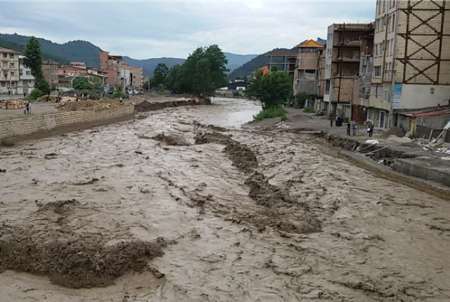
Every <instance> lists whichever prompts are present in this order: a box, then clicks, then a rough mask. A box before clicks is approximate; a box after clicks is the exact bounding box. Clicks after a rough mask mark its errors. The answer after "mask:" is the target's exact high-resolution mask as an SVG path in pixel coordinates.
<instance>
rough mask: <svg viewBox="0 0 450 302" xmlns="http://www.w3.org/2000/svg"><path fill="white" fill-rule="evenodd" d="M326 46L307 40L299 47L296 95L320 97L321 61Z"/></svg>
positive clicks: (295, 85) (295, 76)
mask: <svg viewBox="0 0 450 302" xmlns="http://www.w3.org/2000/svg"><path fill="white" fill-rule="evenodd" d="M323 48H324V46H323V45H322V44H320V43H319V42H316V41H314V40H306V41H303V42H302V43H300V44H299V45H298V46H297V49H298V54H297V61H296V68H295V72H294V83H293V92H294V95H299V94H307V95H315V96H318V95H319V89H320V85H319V61H320V55H321V53H322V50H323Z"/></svg>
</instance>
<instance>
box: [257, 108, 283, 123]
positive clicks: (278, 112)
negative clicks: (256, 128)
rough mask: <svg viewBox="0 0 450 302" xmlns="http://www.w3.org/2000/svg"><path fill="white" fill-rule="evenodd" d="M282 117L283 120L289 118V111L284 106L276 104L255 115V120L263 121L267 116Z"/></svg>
mask: <svg viewBox="0 0 450 302" xmlns="http://www.w3.org/2000/svg"><path fill="white" fill-rule="evenodd" d="M275 117H281V120H282V121H285V120H287V111H286V110H284V108H283V107H282V106H279V105H274V106H270V107H266V108H265V109H263V110H261V111H260V112H259V113H258V114H257V115H255V116H254V117H253V119H254V120H255V121H262V120H263V119H267V118H275Z"/></svg>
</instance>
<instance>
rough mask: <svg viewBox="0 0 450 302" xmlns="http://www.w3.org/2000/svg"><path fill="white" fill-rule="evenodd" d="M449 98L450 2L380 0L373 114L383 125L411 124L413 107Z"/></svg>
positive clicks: (436, 104)
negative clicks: (408, 120) (408, 117)
mask: <svg viewBox="0 0 450 302" xmlns="http://www.w3.org/2000/svg"><path fill="white" fill-rule="evenodd" d="M449 99H450V1H449V0H445V1H442V0H441V1H439V0H400V1H383V0H378V1H377V5H376V20H375V39H374V72H373V78H372V87H371V93H370V100H369V107H370V114H369V118H370V119H372V120H373V121H374V122H375V125H377V126H379V127H388V126H402V127H405V128H408V125H405V124H404V122H403V120H404V119H405V118H404V116H406V113H407V112H408V111H417V110H418V109H419V110H421V109H424V110H429V108H433V107H436V108H437V107H442V106H446V105H449ZM389 113H391V115H390V116H389V117H391V118H389V119H388V114H389ZM392 113H393V115H392ZM388 120H389V121H391V124H390V125H389V123H388Z"/></svg>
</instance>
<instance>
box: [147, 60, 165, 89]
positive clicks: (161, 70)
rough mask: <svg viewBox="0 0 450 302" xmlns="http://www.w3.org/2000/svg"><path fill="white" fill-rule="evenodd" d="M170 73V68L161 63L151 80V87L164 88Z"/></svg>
mask: <svg viewBox="0 0 450 302" xmlns="http://www.w3.org/2000/svg"><path fill="white" fill-rule="evenodd" d="M168 73H169V68H168V67H167V65H166V64H163V63H159V64H158V65H157V66H156V68H155V71H154V72H153V79H152V80H151V85H152V86H153V87H156V88H163V86H164V84H165V82H166V78H167V74H168Z"/></svg>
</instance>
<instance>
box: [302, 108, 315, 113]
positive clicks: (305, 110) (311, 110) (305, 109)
mask: <svg viewBox="0 0 450 302" xmlns="http://www.w3.org/2000/svg"><path fill="white" fill-rule="evenodd" d="M303 112H305V113H314V109H313V108H310V107H306V108H304V109H303Z"/></svg>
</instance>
